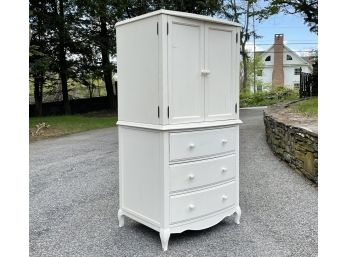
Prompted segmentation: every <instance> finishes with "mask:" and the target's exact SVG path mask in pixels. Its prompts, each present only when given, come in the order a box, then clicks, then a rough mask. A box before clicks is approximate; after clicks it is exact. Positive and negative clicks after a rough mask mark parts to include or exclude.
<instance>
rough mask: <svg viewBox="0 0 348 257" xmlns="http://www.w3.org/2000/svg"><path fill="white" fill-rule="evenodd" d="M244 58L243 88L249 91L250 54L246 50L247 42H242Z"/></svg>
mask: <svg viewBox="0 0 348 257" xmlns="http://www.w3.org/2000/svg"><path fill="white" fill-rule="evenodd" d="M242 59H243V84H242V90H243V91H244V92H246V91H248V90H247V86H248V54H247V53H246V51H245V44H242Z"/></svg>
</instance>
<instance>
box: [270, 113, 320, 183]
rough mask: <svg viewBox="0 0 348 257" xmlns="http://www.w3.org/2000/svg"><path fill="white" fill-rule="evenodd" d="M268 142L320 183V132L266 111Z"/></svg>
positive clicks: (278, 154)
mask: <svg viewBox="0 0 348 257" xmlns="http://www.w3.org/2000/svg"><path fill="white" fill-rule="evenodd" d="M264 124H265V129H266V138H267V143H268V145H269V146H270V148H271V149H272V151H273V152H274V153H275V154H276V155H277V156H278V157H280V158H281V159H282V160H284V161H285V162H287V163H288V164H289V166H291V167H292V168H294V169H295V170H296V171H297V172H300V173H301V174H303V175H304V176H306V177H307V178H308V179H310V180H311V181H313V182H315V183H316V184H317V183H318V134H317V133H315V132H313V131H309V130H306V129H304V128H301V127H298V126H294V125H293V124H287V123H285V122H283V121H280V120H279V119H277V116H276V115H274V110H265V111H264Z"/></svg>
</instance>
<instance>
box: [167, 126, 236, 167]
mask: <svg viewBox="0 0 348 257" xmlns="http://www.w3.org/2000/svg"><path fill="white" fill-rule="evenodd" d="M235 149H236V128H235V127H229V128H222V129H208V130H198V131H192V132H191V131H189V132H178V133H174V132H173V133H170V160H171V161H175V160H183V159H190V158H195V157H200V156H209V155H216V154H222V153H226V152H232V151H235Z"/></svg>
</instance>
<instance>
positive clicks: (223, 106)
mask: <svg viewBox="0 0 348 257" xmlns="http://www.w3.org/2000/svg"><path fill="white" fill-rule="evenodd" d="M235 48H236V34H235V31H234V30H233V28H231V27H228V26H221V25H215V24H209V23H207V24H206V26H205V69H206V70H207V71H208V74H207V75H206V76H205V120H227V119H234V118H235V117H236V114H235V103H236V92H235V88H236V86H237V85H235V83H236V80H235V79H234V78H233V74H235V73H234V72H235V70H237V69H236V68H237V67H235V63H236V62H235V58H239V56H235V55H236V51H235ZM238 65H239V63H238ZM235 76H238V74H235Z"/></svg>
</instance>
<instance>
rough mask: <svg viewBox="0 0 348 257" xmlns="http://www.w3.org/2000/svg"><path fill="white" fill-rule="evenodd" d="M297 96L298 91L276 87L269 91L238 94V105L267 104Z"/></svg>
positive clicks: (296, 97)
mask: <svg viewBox="0 0 348 257" xmlns="http://www.w3.org/2000/svg"><path fill="white" fill-rule="evenodd" d="M298 98H299V94H298V91H297V90H296V91H295V90H291V89H287V88H284V87H277V88H274V89H272V90H270V91H262V92H257V93H255V94H253V93H243V92H242V93H241V94H240V107H253V106H268V105H272V104H276V103H281V102H286V101H292V100H296V99H298Z"/></svg>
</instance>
